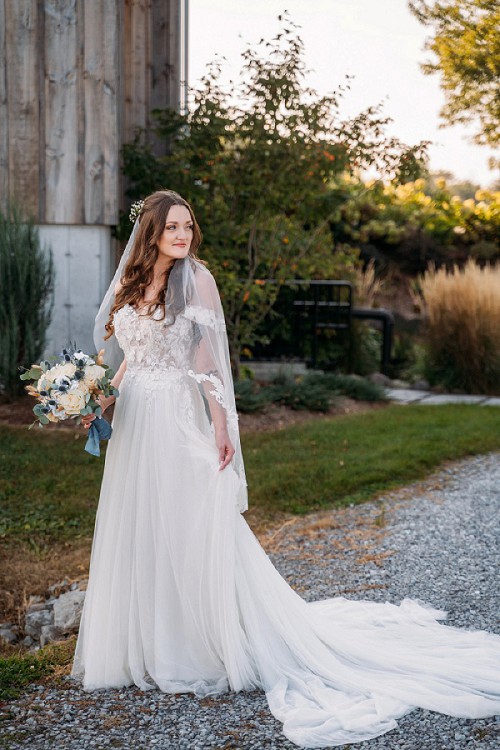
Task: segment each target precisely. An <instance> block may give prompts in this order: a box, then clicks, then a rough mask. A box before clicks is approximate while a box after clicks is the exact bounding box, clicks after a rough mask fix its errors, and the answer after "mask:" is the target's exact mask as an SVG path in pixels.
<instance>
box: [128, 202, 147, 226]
mask: <svg viewBox="0 0 500 750" xmlns="http://www.w3.org/2000/svg"><path fill="white" fill-rule="evenodd" d="M143 206H144V201H143V200H140V201H136V202H135V203H132V205H131V206H130V213H129V215H128V216H129V219H130V221H135V220H136V219H137V218H138V216H139V214H140V213H141V211H142V208H143Z"/></svg>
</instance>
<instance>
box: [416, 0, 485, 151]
mask: <svg viewBox="0 0 500 750" xmlns="http://www.w3.org/2000/svg"><path fill="white" fill-rule="evenodd" d="M409 5H410V9H411V11H412V12H413V13H414V15H415V16H416V17H417V18H418V20H419V21H420V22H421V23H423V24H425V25H426V26H431V27H433V36H432V37H431V38H430V39H429V40H428V41H427V43H426V49H428V50H430V51H431V52H433V53H434V55H435V56H436V59H435V60H434V61H431V62H426V63H424V64H423V65H422V69H423V71H424V73H426V74H433V73H440V74H441V87H442V89H443V91H444V93H445V97H446V102H445V105H444V107H443V108H442V110H441V116H442V117H443V119H444V121H445V123H447V124H450V125H454V124H456V123H468V122H475V121H477V120H478V121H479V131H478V132H477V133H476V135H475V136H474V141H475V142H476V143H479V144H485V145H490V146H493V147H495V146H498V145H499V143H500V4H499V3H498V0H437V1H435V2H425V0H410V2H409Z"/></svg>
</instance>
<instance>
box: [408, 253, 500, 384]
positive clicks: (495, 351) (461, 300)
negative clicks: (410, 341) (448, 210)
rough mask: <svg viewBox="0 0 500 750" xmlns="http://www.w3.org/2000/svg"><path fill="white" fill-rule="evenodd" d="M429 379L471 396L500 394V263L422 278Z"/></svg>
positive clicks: (471, 265)
mask: <svg viewBox="0 0 500 750" xmlns="http://www.w3.org/2000/svg"><path fill="white" fill-rule="evenodd" d="M419 283H420V289H421V293H422V297H423V300H424V312H425V315H426V320H427V328H426V331H427V332H426V376H427V378H428V379H429V381H430V382H431V383H433V384H441V385H443V386H445V387H446V388H449V389H454V390H456V389H460V390H464V391H466V392H468V393H500V264H497V265H496V266H495V265H485V266H484V267H481V266H479V265H478V264H477V263H476V261H475V260H473V259H469V260H468V261H467V263H466V264H465V265H464V266H463V268H459V267H458V266H454V267H453V268H452V269H451V271H450V270H447V269H445V268H440V269H439V270H436V268H435V266H434V265H431V266H430V267H429V268H428V269H427V271H426V272H425V274H423V276H421V277H420V278H419Z"/></svg>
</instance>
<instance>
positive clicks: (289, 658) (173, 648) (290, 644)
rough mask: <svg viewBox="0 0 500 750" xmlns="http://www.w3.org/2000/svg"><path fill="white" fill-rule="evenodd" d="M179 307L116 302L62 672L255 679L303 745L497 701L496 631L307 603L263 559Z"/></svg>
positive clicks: (245, 683) (241, 684)
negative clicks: (82, 573)
mask: <svg viewBox="0 0 500 750" xmlns="http://www.w3.org/2000/svg"><path fill="white" fill-rule="evenodd" d="M191 325H192V323H191V321H190V320H189V318H188V317H186V316H185V315H182V314H181V315H179V316H178V317H177V319H176V321H175V323H174V324H173V325H172V326H171V327H170V330H169V331H168V333H167V334H166V335H165V332H164V330H160V329H161V328H162V326H159V325H158V323H157V321H155V320H153V319H151V318H147V317H143V316H139V314H138V313H137V312H136V311H135V310H134V308H132V307H131V306H130V305H126V306H125V307H122V308H121V309H120V310H119V311H118V312H117V313H116V315H115V333H116V338H117V340H118V342H119V343H120V346H121V347H122V349H123V351H124V352H125V355H126V359H127V370H126V373H125V376H124V378H123V381H122V384H121V387H120V396H119V398H118V400H117V403H116V409H115V414H114V418H113V436H112V438H111V440H110V442H109V445H108V449H107V455H106V463H105V470H104V476H103V481H102V488H101V495H100V500H99V506H98V510H97V517H96V525H95V533H94V539H93V544H92V554H91V562H90V577H89V583H88V589H87V593H86V598H85V603H84V609H83V613H82V619H81V624H80V631H79V634H78V640H77V645H76V650H75V656H74V662H73V667H72V672H71V674H72V676H73V678H75V679H76V680H78V681H79V682H81V684H82V686H83V688H84V689H85V690H94V689H97V688H107V687H109V688H121V687H123V686H127V685H132V684H134V683H135V685H137V686H139V687H140V688H141V689H143V690H148V689H152V688H157V689H158V688H159V689H160V690H162V691H165V692H169V693H178V692H193V693H195V694H196V695H197V696H206V695H216V694H219V693H221V692H223V691H226V690H228V689H232V690H236V691H238V690H251V689H253V688H261V689H263V690H264V691H265V692H266V696H267V700H268V703H269V707H270V709H271V711H272V713H273V714H274V716H275V717H276V718H277V719H279V720H280V721H281V722H283V725H284V726H283V731H284V733H285V735H286V736H287V737H288V738H289V739H290V740H291V741H292V742H294V743H296V744H297V745H299V746H302V747H328V746H330V747H331V746H337V745H342V744H344V743H351V742H359V741H362V740H367V739H369V738H371V737H375V736H377V735H380V734H383V733H384V732H387V731H388V730H390V729H392V728H394V727H395V726H396V720H397V719H398V717H401V716H403V715H404V714H406V713H408V712H409V711H411V710H412V709H413V708H415V707H417V706H420V707H423V708H427V709H432V710H435V711H439V712H442V713H445V714H449V715H452V716H461V717H470V718H477V717H486V716H491V715H494V714H495V713H500V636H497V635H494V634H492V633H488V632H485V631H466V630H460V629H457V628H454V627H449V626H446V625H443V624H441V623H439V622H438V621H437V620H438V619H439V618H442V617H443V614H444V613H442V612H439V611H437V610H435V609H431V608H429V607H426V606H425V605H421V604H420V603H418V602H416V601H413V600H409V599H406V600H404V601H403V603H402V604H401V605H400V606H395V605H392V604H389V603H386V604H378V603H373V602H369V601H350V600H347V599H345V598H343V597H337V598H334V599H327V600H324V601H318V602H314V603H306V602H305V601H304V600H303V599H302V598H301V597H300V596H298V594H296V593H295V592H294V591H293V589H292V588H290V586H289V585H288V584H287V583H286V581H285V580H284V579H283V578H282V577H281V576H280V575H279V573H278V572H277V570H276V569H275V568H274V567H273V565H272V563H271V561H270V560H269V558H268V557H267V555H266V554H265V552H264V551H263V549H262V547H261V546H260V545H259V543H258V541H257V539H256V538H255V536H254V534H253V533H252V531H251V530H250V528H249V527H248V525H247V523H246V521H245V519H244V517H243V515H242V514H241V513H240V511H239V509H238V506H237V503H236V501H235V497H236V493H237V492H238V483H239V480H238V477H237V475H236V473H235V471H234V470H233V467H232V466H231V465H229V466H228V467H227V468H226V469H224V470H222V471H219V467H218V451H217V448H216V446H215V442H214V435H213V432H212V429H211V426H210V422H209V419H208V417H207V413H206V409H205V406H204V401H203V398H202V395H201V392H200V390H199V387H198V385H197V383H196V380H194V379H193V378H189V377H188V376H186V374H185V372H186V367H185V358H186V351H185V348H186V346H187V342H189V341H190V335H189V331H190V326H191Z"/></svg>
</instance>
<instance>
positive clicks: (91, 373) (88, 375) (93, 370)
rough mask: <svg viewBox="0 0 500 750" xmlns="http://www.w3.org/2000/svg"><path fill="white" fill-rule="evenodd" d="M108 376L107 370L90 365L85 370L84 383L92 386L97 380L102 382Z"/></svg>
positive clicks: (99, 366)
mask: <svg viewBox="0 0 500 750" xmlns="http://www.w3.org/2000/svg"><path fill="white" fill-rule="evenodd" d="M105 374H106V370H105V369H104V367H101V365H88V366H87V367H86V368H85V375H84V378H83V380H84V382H85V383H86V384H87V385H92V384H93V383H95V382H96V380H101V378H103V377H104V375H105Z"/></svg>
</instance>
